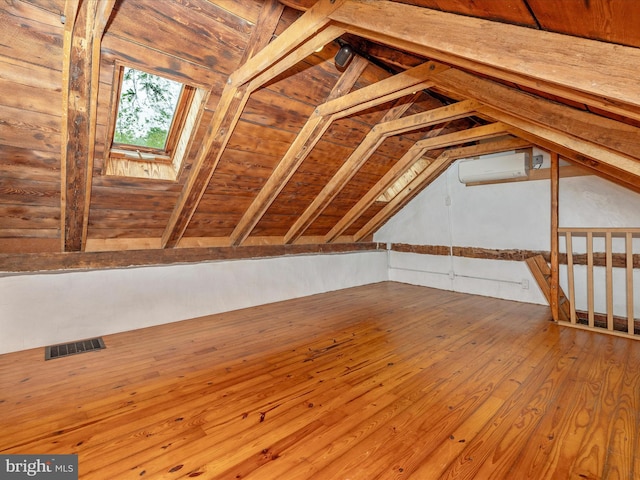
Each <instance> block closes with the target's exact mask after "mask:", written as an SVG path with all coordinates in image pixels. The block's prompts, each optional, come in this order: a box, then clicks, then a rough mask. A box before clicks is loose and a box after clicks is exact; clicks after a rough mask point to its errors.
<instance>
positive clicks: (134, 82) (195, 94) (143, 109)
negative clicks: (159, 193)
mask: <svg viewBox="0 0 640 480" xmlns="http://www.w3.org/2000/svg"><path fill="white" fill-rule="evenodd" d="M115 67H116V68H115V69H114V77H113V84H112V85H113V87H114V88H113V90H112V93H111V115H110V116H109V125H108V127H107V137H106V139H105V144H106V145H107V148H106V149H105V163H104V168H103V173H104V174H105V175H116V176H124V177H137V178H149V179H158V180H172V181H176V180H177V178H178V175H179V173H180V170H181V168H182V163H183V160H184V159H185V158H186V156H187V154H188V151H189V148H190V145H191V143H192V140H193V138H194V136H195V134H196V131H197V129H196V127H197V125H198V123H199V122H200V117H201V115H202V112H203V111H204V106H205V103H206V99H207V98H208V91H207V90H206V89H204V88H199V87H196V86H194V85H189V84H182V83H180V81H177V80H179V79H180V78H178V79H176V78H175V76H174V77H171V76H170V75H168V76H169V77H170V78H167V77H164V76H161V75H157V74H156V73H158V72H156V73H149V72H146V71H143V70H137V69H135V68H132V67H130V66H127V65H123V64H121V63H119V62H116V65H115ZM152 71H153V70H152Z"/></svg>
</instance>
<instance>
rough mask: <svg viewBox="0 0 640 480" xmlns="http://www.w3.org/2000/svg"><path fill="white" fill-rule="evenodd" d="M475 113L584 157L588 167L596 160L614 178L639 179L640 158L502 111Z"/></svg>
mask: <svg viewBox="0 0 640 480" xmlns="http://www.w3.org/2000/svg"><path fill="white" fill-rule="evenodd" d="M478 111H479V112H481V113H483V114H486V115H488V116H490V117H492V118H494V119H496V120H500V121H503V122H505V123H507V124H508V125H510V126H512V127H514V128H517V129H520V130H523V131H525V132H528V133H530V134H532V135H535V136H536V137H538V138H540V139H541V140H544V141H546V142H547V143H549V144H553V145H557V146H558V148H568V149H570V150H573V151H574V152H575V153H576V154H578V155H581V156H582V157H583V158H584V157H586V159H585V160H583V161H582V162H580V163H583V164H585V166H587V167H589V166H591V165H590V164H593V161H595V162H596V163H597V164H598V165H599V167H600V168H601V169H604V170H605V171H606V172H608V173H609V174H610V175H613V176H614V177H615V176H618V175H621V179H623V180H624V178H625V177H628V176H629V174H631V175H633V176H635V177H636V178H640V159H636V158H633V157H630V156H627V155H623V154H620V153H618V152H615V151H611V150H609V149H607V148H604V147H602V146H601V145H599V144H598V143H596V142H595V141H593V142H591V141H588V140H585V139H581V138H576V137H572V136H571V135H567V134H565V133H563V132H560V131H557V130H555V129H553V128H550V127H548V126H544V125H539V124H536V123H534V122H532V121H530V120H527V119H524V118H520V117H519V116H516V115H511V114H508V113H504V112H503V111H500V110H498V109H495V108H491V107H481V108H479V109H478ZM639 134H640V132H639ZM594 138H596V137H594ZM638 138H640V137H638ZM554 151H557V150H554ZM591 159H592V160H591Z"/></svg>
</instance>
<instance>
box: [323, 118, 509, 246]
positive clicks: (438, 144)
mask: <svg viewBox="0 0 640 480" xmlns="http://www.w3.org/2000/svg"><path fill="white" fill-rule="evenodd" d="M506 127H507V126H506V125H505V124H503V123H500V122H497V123H493V124H490V125H484V126H482V127H475V128H471V129H468V130H462V131H459V132H453V133H448V134H445V135H439V136H437V137H431V138H426V139H424V140H420V141H418V142H416V143H415V144H414V145H413V146H412V147H411V148H410V149H409V150H408V151H407V152H406V153H405V154H404V155H403V156H402V158H401V159H400V160H398V162H397V163H396V165H394V166H393V168H391V169H390V170H389V171H388V172H387V173H386V174H385V176H384V177H382V179H380V180H379V181H378V183H377V184H376V185H375V186H374V187H373V188H372V189H370V190H369V192H367V193H366V194H365V195H364V196H363V197H362V198H361V199H360V201H359V202H358V203H357V204H356V205H354V207H353V208H352V209H351V210H350V211H349V212H347V214H346V215H345V216H344V217H343V218H341V219H340V221H338V223H337V224H336V225H335V226H334V227H333V228H332V229H331V230H330V231H329V233H328V234H327V235H326V236H325V242H331V241H334V240H335V239H336V238H338V237H339V236H340V235H341V234H342V233H343V232H344V231H345V230H346V229H347V228H349V227H350V226H351V225H352V224H353V222H355V221H356V220H357V219H358V218H359V217H360V216H361V215H362V214H363V213H364V212H365V211H366V209H368V208H369V207H370V206H371V205H372V204H373V203H374V202H375V201H376V199H377V198H378V197H379V196H380V195H381V194H382V193H383V192H385V191H386V190H387V189H388V188H389V186H390V185H391V184H393V182H395V181H396V180H397V179H398V178H399V177H400V176H402V174H403V173H404V172H406V171H407V170H408V169H409V168H410V167H411V166H412V165H413V164H414V163H415V162H417V161H418V160H419V159H420V158H421V157H422V156H423V155H424V154H425V153H426V152H427V151H429V150H434V149H437V148H444V147H448V146H452V145H458V144H460V143H466V142H470V141H477V140H484V139H487V138H493V137H496V136H499V135H503V134H504V133H505V129H506ZM430 167H431V165H430V166H429V168H430ZM411 190H412V189H409V190H408V191H411ZM394 200H395V199H394ZM392 202H393V200H392V201H391V202H389V203H392ZM394 212H395V211H394Z"/></svg>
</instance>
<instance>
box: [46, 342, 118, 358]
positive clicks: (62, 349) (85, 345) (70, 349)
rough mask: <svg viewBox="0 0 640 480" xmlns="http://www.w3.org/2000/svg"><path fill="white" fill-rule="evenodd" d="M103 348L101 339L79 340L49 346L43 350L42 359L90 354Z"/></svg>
mask: <svg viewBox="0 0 640 480" xmlns="http://www.w3.org/2000/svg"><path fill="white" fill-rule="evenodd" d="M103 348H106V347H105V345H104V341H103V340H102V337H97V338H90V339H88V340H80V341H78V342H71V343H62V344H60V345H50V346H48V347H45V348H44V359H45V360H51V359H53V358H59V357H68V356H69V355H75V354H77V353H84V352H90V351H92V350H101V349H103Z"/></svg>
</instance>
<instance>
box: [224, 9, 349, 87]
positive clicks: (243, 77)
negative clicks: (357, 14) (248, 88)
mask: <svg viewBox="0 0 640 480" xmlns="http://www.w3.org/2000/svg"><path fill="white" fill-rule="evenodd" d="M345 1H346V0H320V1H319V2H317V3H316V4H315V5H314V6H313V7H312V8H310V9H309V10H308V11H307V12H305V14H304V15H302V17H300V18H299V19H298V20H296V22H294V23H293V25H291V26H290V27H289V28H287V29H286V30H285V31H284V32H283V33H282V34H281V35H279V36H278V37H277V38H275V39H274V40H273V41H272V42H270V43H268V44H265V46H264V48H262V50H260V52H259V54H258V55H255V56H253V57H251V58H250V59H248V60H247V62H246V63H245V64H244V65H242V66H241V67H240V68H239V69H238V70H236V71H235V72H234V73H233V74H232V75H231V76H230V77H229V79H230V82H229V83H231V84H232V85H236V86H239V85H244V84H245V83H248V82H249V81H250V80H252V79H253V78H255V77H257V76H258V75H260V74H261V73H262V72H264V71H266V70H268V69H269V68H270V67H272V66H273V65H275V64H277V63H278V62H280V61H282V60H283V58H285V57H286V56H288V55H289V54H290V53H291V52H293V51H295V50H296V49H298V48H299V47H300V46H301V45H302V44H304V43H305V42H307V41H308V40H309V39H310V38H312V37H313V36H314V35H315V34H316V33H317V32H318V31H320V30H322V29H323V28H325V27H326V26H328V25H329V23H330V20H329V18H328V15H329V14H330V13H331V12H333V11H334V10H335V9H336V8H339V7H341V6H342V5H343V4H344V2H345ZM263 8H265V7H263ZM266 8H270V7H269V6H267V7H266ZM260 27H261V26H260V25H257V26H256V28H255V30H260ZM258 35H260V39H261V40H262V41H264V40H267V41H268V40H269V39H268V38H266V37H267V36H266V35H264V34H263V33H261V32H257V33H255V35H252V36H258ZM269 37H270V36H269ZM256 41H258V39H256ZM251 50H254V51H257V50H259V49H251Z"/></svg>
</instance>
